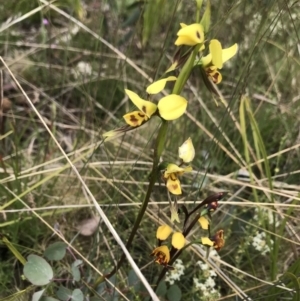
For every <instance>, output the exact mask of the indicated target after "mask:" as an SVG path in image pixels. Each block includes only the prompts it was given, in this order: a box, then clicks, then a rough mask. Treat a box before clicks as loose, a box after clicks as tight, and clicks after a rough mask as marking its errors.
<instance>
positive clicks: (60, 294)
mask: <svg viewBox="0 0 300 301" xmlns="http://www.w3.org/2000/svg"><path fill="white" fill-rule="evenodd" d="M56 296H57V298H59V300H62V301H67V300H70V299H71V297H72V291H71V290H69V289H68V288H66V287H64V286H62V285H61V286H60V287H59V289H58V290H57V291H56Z"/></svg>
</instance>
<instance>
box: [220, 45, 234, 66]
mask: <svg viewBox="0 0 300 301" xmlns="http://www.w3.org/2000/svg"><path fill="white" fill-rule="evenodd" d="M237 51H238V45H237V44H236V43H235V44H234V45H232V46H231V47H229V48H225V49H223V50H222V61H223V63H225V62H227V61H228V60H230V59H231V58H232V57H233V56H235V55H236V53H237Z"/></svg>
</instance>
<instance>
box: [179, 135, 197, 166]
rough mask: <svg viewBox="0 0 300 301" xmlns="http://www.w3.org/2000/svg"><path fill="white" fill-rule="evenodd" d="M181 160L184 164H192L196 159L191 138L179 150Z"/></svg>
mask: <svg viewBox="0 0 300 301" xmlns="http://www.w3.org/2000/svg"><path fill="white" fill-rule="evenodd" d="M178 155H179V158H180V159H181V160H182V161H183V162H184V163H190V162H192V161H193V159H194V157H195V148H194V145H193V142H192V139H191V138H188V139H187V140H186V141H184V142H183V144H182V145H181V146H180V147H179V148H178Z"/></svg>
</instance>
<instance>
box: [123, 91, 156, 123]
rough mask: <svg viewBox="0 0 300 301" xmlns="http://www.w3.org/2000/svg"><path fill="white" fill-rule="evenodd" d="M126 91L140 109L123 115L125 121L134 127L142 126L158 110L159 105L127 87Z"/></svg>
mask: <svg viewBox="0 0 300 301" xmlns="http://www.w3.org/2000/svg"><path fill="white" fill-rule="evenodd" d="M125 93H126V94H127V96H128V97H129V98H130V100H131V101H132V102H133V103H134V104H135V106H136V107H137V108H138V109H139V110H140V111H134V112H130V113H127V114H125V115H124V116H123V118H124V119H125V122H126V123H127V124H128V125H130V126H132V127H137V126H140V125H142V124H143V123H145V122H146V121H148V120H149V119H150V117H151V116H152V115H153V114H154V113H155V112H156V111H157V106H156V104H154V103H153V102H151V101H148V100H144V99H142V98H140V97H139V96H138V95H137V94H136V93H134V92H133V91H130V90H127V89H125Z"/></svg>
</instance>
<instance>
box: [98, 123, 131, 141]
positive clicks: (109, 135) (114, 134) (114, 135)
mask: <svg viewBox="0 0 300 301" xmlns="http://www.w3.org/2000/svg"><path fill="white" fill-rule="evenodd" d="M133 129H134V128H133V127H132V126H130V125H128V124H126V125H123V126H122V127H120V128H117V129H114V130H112V131H109V132H106V133H104V134H102V136H103V138H104V139H105V141H109V140H112V139H114V138H117V137H119V136H121V135H123V134H124V133H126V132H129V131H132V130H133Z"/></svg>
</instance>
